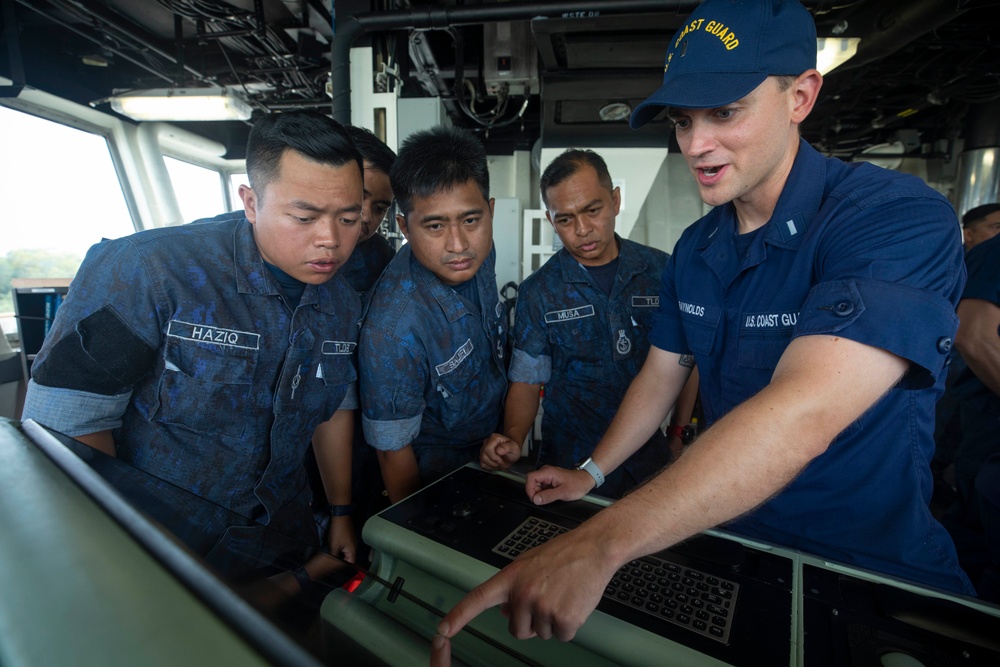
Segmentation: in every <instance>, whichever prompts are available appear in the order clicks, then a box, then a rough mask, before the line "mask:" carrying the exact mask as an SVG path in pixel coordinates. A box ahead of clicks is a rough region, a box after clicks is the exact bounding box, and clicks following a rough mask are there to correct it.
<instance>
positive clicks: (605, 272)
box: [581, 255, 621, 295]
mask: <svg viewBox="0 0 1000 667" xmlns="http://www.w3.org/2000/svg"><path fill="white" fill-rule="evenodd" d="M619 259H621V255H618V257H615V258H614V259H613V260H611V261H610V262H608V263H607V264H602V265H601V266H586V265H581V266H583V268H585V269H587V272H588V273H589V274H590V276H591V277H592V278H593V279H594V282H595V283H597V287H598V288H599V289H600V290H601V291H602V292H604V293H605V294H607V295H610V294H611V288H612V287H614V284H615V274H616V273H618V260H619Z"/></svg>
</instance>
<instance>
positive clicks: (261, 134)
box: [247, 109, 364, 197]
mask: <svg viewBox="0 0 1000 667" xmlns="http://www.w3.org/2000/svg"><path fill="white" fill-rule="evenodd" d="M287 150H293V151H295V152H297V153H301V154H302V155H303V156H305V157H307V158H309V159H310V160H314V161H316V162H319V163H321V164H328V165H331V166H334V167H342V166H344V165H345V164H349V163H351V162H354V163H356V164H357V165H358V170H359V171H360V172H361V173H362V174H363V173H364V163H363V162H362V158H361V153H360V152H359V151H358V149H357V148H356V147H355V146H354V143H353V142H352V141H351V137H350V135H348V134H347V130H345V129H344V126H343V125H341V124H340V123H338V122H337V121H335V120H333V119H332V118H330V117H329V116H327V115H325V114H322V113H320V112H318V111H312V110H309V109H296V110H293V111H278V112H272V113H269V114H268V115H266V116H264V117H263V118H261V119H260V120H258V121H257V122H255V123H254V125H253V127H252V128H251V129H250V138H249V139H248V140H247V179H248V180H249V181H250V187H251V188H253V189H254V191H255V192H256V193H257V196H258V197H263V196H264V190H265V188H266V187H267V184H268V183H270V182H271V181H273V180H274V179H275V178H277V176H278V172H279V170H280V168H281V157H282V156H283V155H284V154H285V151H287Z"/></svg>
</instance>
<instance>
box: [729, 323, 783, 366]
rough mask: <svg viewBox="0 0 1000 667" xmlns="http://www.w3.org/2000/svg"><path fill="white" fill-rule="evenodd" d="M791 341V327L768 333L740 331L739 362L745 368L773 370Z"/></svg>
mask: <svg viewBox="0 0 1000 667" xmlns="http://www.w3.org/2000/svg"><path fill="white" fill-rule="evenodd" d="M791 341H792V330H791V329H789V330H787V331H774V332H769V333H766V334H765V333H759V332H755V333H746V332H740V350H739V356H738V363H739V365H740V366H743V367H745V368H761V369H765V370H768V371H769V372H770V371H773V370H774V368H775V366H777V365H778V361H779V360H780V359H781V355H782V354H784V353H785V348H787V347H788V344H789V343H790V342H791Z"/></svg>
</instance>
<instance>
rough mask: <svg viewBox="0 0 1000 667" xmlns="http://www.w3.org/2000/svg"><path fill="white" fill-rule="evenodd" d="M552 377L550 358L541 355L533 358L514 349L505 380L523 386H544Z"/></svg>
mask: <svg viewBox="0 0 1000 667" xmlns="http://www.w3.org/2000/svg"><path fill="white" fill-rule="evenodd" d="M551 377H552V357H550V356H549V355H547V354H543V355H541V356H538V357H533V356H531V355H530V354H528V353H527V352H524V351H523V350H518V349H516V348H515V349H514V353H513V354H512V355H511V358H510V370H509V371H507V379H508V380H510V381H511V382H524V383H525V384H545V383H546V382H548V381H549V379H550V378H551Z"/></svg>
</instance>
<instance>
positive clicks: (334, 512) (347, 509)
mask: <svg viewBox="0 0 1000 667" xmlns="http://www.w3.org/2000/svg"><path fill="white" fill-rule="evenodd" d="M353 513H354V505H330V516H351V514H353Z"/></svg>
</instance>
